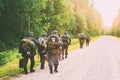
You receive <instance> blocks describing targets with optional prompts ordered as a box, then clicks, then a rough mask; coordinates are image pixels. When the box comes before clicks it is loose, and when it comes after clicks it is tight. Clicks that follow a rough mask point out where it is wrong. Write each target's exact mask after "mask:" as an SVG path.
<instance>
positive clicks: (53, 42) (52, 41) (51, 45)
mask: <svg viewBox="0 0 120 80" xmlns="http://www.w3.org/2000/svg"><path fill="white" fill-rule="evenodd" d="M59 46H60V43H59V37H57V36H56V35H51V36H50V37H49V38H48V41H47V49H57V48H59Z"/></svg>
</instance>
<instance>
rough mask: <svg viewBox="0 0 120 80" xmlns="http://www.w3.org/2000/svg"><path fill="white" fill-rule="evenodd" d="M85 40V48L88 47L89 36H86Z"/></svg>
mask: <svg viewBox="0 0 120 80" xmlns="http://www.w3.org/2000/svg"><path fill="white" fill-rule="evenodd" d="M85 40H86V46H89V42H90V36H89V35H86V37H85Z"/></svg>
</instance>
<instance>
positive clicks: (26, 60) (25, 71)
mask: <svg viewBox="0 0 120 80" xmlns="http://www.w3.org/2000/svg"><path fill="white" fill-rule="evenodd" d="M24 61H25V65H24V73H25V74H28V70H27V63H28V57H24Z"/></svg>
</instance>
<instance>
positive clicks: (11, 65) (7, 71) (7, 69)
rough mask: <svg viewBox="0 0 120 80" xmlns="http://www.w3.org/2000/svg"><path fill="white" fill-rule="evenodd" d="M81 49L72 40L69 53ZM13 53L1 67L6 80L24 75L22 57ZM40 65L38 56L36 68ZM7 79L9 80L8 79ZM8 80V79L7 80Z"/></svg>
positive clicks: (0, 69) (74, 40) (0, 76)
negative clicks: (20, 64)
mask: <svg viewBox="0 0 120 80" xmlns="http://www.w3.org/2000/svg"><path fill="white" fill-rule="evenodd" d="M100 37H101V36H98V37H92V38H91V42H94V41H95V40H97V39H99V38H100ZM77 48H79V40H78V39H72V42H71V45H70V46H69V50H68V51H72V50H75V49H77ZM10 52H11V53H14V54H13V55H11V57H12V59H13V60H11V61H10V62H8V63H6V64H5V65H2V66H0V78H3V79H4V80H9V79H7V78H9V77H11V76H17V75H18V74H20V73H23V69H21V68H19V64H18V63H19V59H20V58H21V55H20V54H19V53H18V51H17V49H15V50H14V51H10ZM39 64H40V60H39V59H38V55H36V56H35V66H38V65H39ZM28 68H30V61H28ZM6 77H7V78H6ZM5 78H6V79H5Z"/></svg>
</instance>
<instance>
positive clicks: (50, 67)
mask: <svg viewBox="0 0 120 80" xmlns="http://www.w3.org/2000/svg"><path fill="white" fill-rule="evenodd" d="M49 69H50V73H51V74H52V73H53V68H52V66H49Z"/></svg>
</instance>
